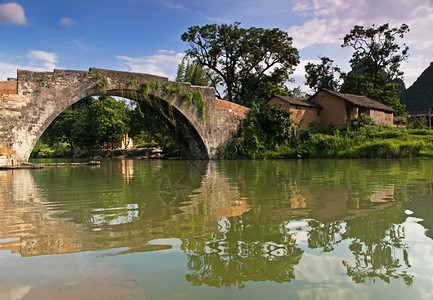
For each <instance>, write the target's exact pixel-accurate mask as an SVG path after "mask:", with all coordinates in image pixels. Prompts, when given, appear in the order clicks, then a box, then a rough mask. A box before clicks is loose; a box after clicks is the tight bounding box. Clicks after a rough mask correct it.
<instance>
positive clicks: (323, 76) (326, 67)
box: [305, 56, 341, 92]
mask: <svg viewBox="0 0 433 300" xmlns="http://www.w3.org/2000/svg"><path fill="white" fill-rule="evenodd" d="M320 60H321V63H319V64H313V63H308V64H307V65H306V66H305V72H306V74H305V78H306V79H307V85H308V86H309V87H310V88H311V89H312V90H314V91H315V92H317V91H319V90H320V89H322V88H325V89H330V90H333V91H337V90H338V89H339V86H340V84H339V81H340V79H339V76H340V75H341V70H340V68H339V67H334V66H333V65H332V63H333V62H334V61H333V60H332V59H330V58H329V57H326V56H324V57H320Z"/></svg>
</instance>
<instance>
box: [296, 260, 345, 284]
mask: <svg viewBox="0 0 433 300" xmlns="http://www.w3.org/2000/svg"><path fill="white" fill-rule="evenodd" d="M341 260H342V259H341V258H340V257H335V256H324V255H313V254H309V253H304V255H303V256H302V259H301V262H300V263H299V265H298V266H297V267H296V269H295V275H296V279H297V280H305V281H309V282H314V283H326V282H333V283H335V282H350V281H351V280H350V278H348V277H347V276H343V275H345V274H346V268H345V267H344V266H343V264H342V263H341Z"/></svg>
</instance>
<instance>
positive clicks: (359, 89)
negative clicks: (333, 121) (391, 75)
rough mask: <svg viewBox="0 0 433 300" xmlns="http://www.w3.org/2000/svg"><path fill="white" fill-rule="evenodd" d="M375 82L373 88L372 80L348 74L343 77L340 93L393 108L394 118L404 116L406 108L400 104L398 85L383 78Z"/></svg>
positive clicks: (351, 73) (352, 73)
mask: <svg viewBox="0 0 433 300" xmlns="http://www.w3.org/2000/svg"><path fill="white" fill-rule="evenodd" d="M379 78H380V77H379ZM377 82H378V84H376V87H375V85H374V79H373V78H371V77H367V76H362V75H356V74H355V73H354V72H350V73H349V74H347V75H346V76H345V77H344V83H343V85H342V86H341V89H340V92H342V93H349V94H355V95H363V96H366V97H368V98H370V99H373V100H376V101H378V102H380V103H383V104H385V105H387V106H389V107H391V108H393V109H394V114H395V115H396V116H402V115H404V113H405V109H406V106H405V105H404V104H401V103H400V99H399V94H400V88H399V85H398V84H397V83H391V82H386V80H385V79H383V78H382V80H377Z"/></svg>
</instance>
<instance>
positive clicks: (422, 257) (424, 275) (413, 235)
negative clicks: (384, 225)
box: [403, 217, 433, 299]
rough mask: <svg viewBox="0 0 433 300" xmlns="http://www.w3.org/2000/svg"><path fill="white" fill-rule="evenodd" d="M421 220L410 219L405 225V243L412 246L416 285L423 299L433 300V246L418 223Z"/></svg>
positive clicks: (410, 260) (412, 264)
mask: <svg viewBox="0 0 433 300" xmlns="http://www.w3.org/2000/svg"><path fill="white" fill-rule="evenodd" d="M420 221H422V219H419V218H413V217H408V218H407V219H406V221H405V222H404V223H403V226H404V230H405V236H406V238H405V241H407V243H408V244H409V245H410V249H409V263H410V265H411V268H410V271H411V274H413V275H414V276H415V280H414V281H415V284H416V285H417V290H419V292H420V294H421V297H422V298H423V299H433V290H432V286H433V274H432V272H431V267H432V265H433V244H432V240H431V239H430V238H429V237H427V236H426V235H425V228H424V227H423V226H422V225H421V224H419V223H418V222H420Z"/></svg>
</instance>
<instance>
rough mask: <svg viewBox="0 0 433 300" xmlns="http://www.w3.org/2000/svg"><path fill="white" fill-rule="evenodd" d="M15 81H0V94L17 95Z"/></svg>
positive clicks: (10, 79)
mask: <svg viewBox="0 0 433 300" xmlns="http://www.w3.org/2000/svg"><path fill="white" fill-rule="evenodd" d="M17 93H18V91H17V80H16V79H12V78H9V79H8V80H7V81H0V94H17Z"/></svg>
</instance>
